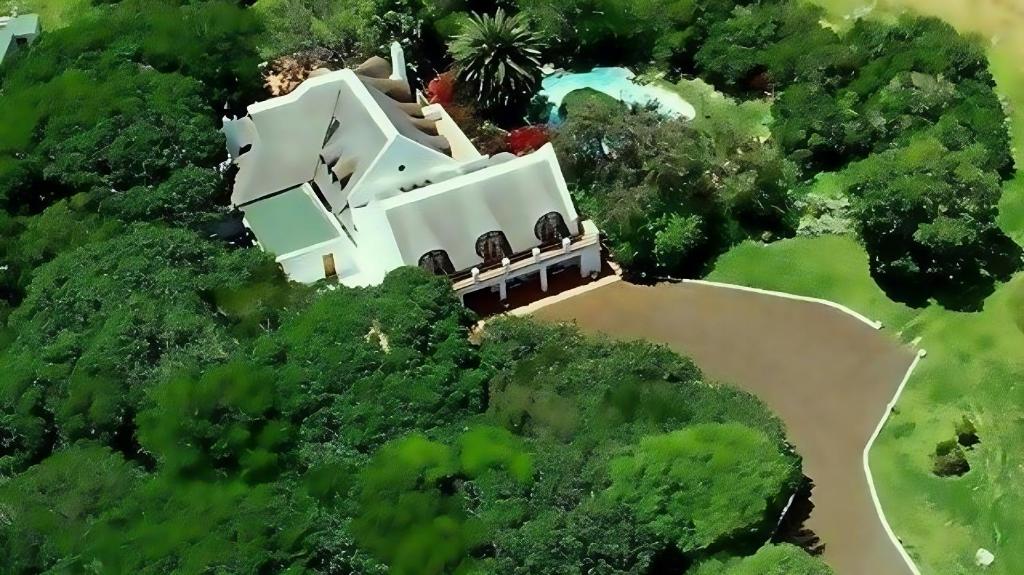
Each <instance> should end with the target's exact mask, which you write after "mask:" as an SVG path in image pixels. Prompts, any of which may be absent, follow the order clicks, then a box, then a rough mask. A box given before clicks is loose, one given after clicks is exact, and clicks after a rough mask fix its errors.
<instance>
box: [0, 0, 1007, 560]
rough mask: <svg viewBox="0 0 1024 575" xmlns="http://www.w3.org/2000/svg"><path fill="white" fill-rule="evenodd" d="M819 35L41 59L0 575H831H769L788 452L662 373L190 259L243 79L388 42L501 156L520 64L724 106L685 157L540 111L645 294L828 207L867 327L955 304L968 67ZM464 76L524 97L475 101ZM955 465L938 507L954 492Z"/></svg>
mask: <svg viewBox="0 0 1024 575" xmlns="http://www.w3.org/2000/svg"><path fill="white" fill-rule="evenodd" d="M499 8H500V9H501V12H500V13H499ZM474 14H477V15H476V16H474ZM499 17H500V18H502V19H503V20H502V25H501V26H498V24H497V20H498V18H499ZM821 21H822V13H821V12H820V11H819V10H817V9H816V8H813V7H811V6H809V5H806V4H804V3H802V2H797V1H795V0H763V1H760V2H757V1H737V0H713V1H710V2H703V1H702V2H695V1H693V0H644V1H640V2H632V1H630V2H626V1H623V0H572V1H571V2H565V1H563V0H557V1H556V0H505V1H499V2H486V1H483V0H464V1H463V0H451V1H445V2H428V1H426V0H358V1H354V2H330V3H323V2H311V1H308V0H258V1H257V2H256V3H255V4H254V5H253V6H251V7H246V6H242V5H239V4H236V3H233V2H228V1H226V0H205V1H197V2H189V3H177V2H172V1H169V0H167V1H165V0H145V1H143V0H123V1H122V2H120V3H113V4H106V3H99V4H98V5H96V6H93V7H91V8H89V10H87V11H85V12H84V13H83V14H82V15H81V16H80V17H78V18H76V19H74V20H73V21H71V22H70V23H69V25H68V26H66V27H65V28H63V29H60V30H56V31H53V32H48V33H46V34H44V35H43V36H42V37H41V38H40V40H39V42H37V43H36V44H35V45H33V46H32V47H31V49H28V50H24V51H21V52H19V53H17V54H15V55H14V56H12V57H11V58H10V59H9V60H8V61H6V62H5V64H4V65H3V67H2V68H0V86H2V92H0V109H2V110H3V112H2V114H3V115H4V121H3V122H2V123H0V205H2V207H3V210H2V212H0V230H2V235H0V254H2V256H0V257H2V258H3V274H2V276H0V320H2V324H0V326H2V330H0V570H2V571H4V572H10V573H58V572H88V571H93V572H103V573H168V572H181V573H209V572H224V573H228V572H230V573H322V574H335V573H337V574H343V573H344V574H349V573H366V574H374V573H394V574H396V575H400V574H403V573H416V574H427V575H429V574H434V573H436V574H442V573H459V574H471V573H515V574H519V573H522V574H526V573H531V574H533V573H550V574H552V575H553V574H562V573H579V572H586V573H603V574H637V575H640V574H648V573H674V574H683V573H686V574H690V575H693V574H697V575H713V574H723V575H741V574H746V573H751V574H753V573H758V574H766V573H780V574H782V573H786V574H788V575H800V574H807V575H812V574H814V575H817V574H827V573H829V572H830V571H829V569H828V568H827V567H826V566H824V565H823V564H822V563H821V562H820V561H818V560H817V559H815V558H813V557H810V556H808V555H807V554H805V553H804V552H803V551H801V550H799V549H797V548H795V547H791V546H787V545H772V544H769V545H765V543H766V542H767V541H768V540H769V539H770V538H771V536H772V534H773V530H774V528H775V526H776V521H777V519H778V515H779V513H780V512H781V510H782V508H783V506H784V504H785V502H786V499H787V498H788V497H789V495H790V494H792V493H793V491H794V490H795V489H796V488H797V486H798V484H799V482H800V481H801V478H802V473H801V467H800V459H799V456H798V455H797V454H795V453H794V452H793V451H792V449H791V448H790V446H789V445H788V444H787V443H786V440H785V436H784V430H783V429H782V428H781V425H780V423H779V422H778V421H777V420H776V419H775V418H774V417H773V416H771V415H770V414H769V413H768V412H767V410H766V409H765V407H764V406H763V405H762V404H761V403H759V402H758V401H757V400H756V399H754V398H752V397H751V396H749V395H747V394H744V393H741V392H738V391H736V390H732V389H730V388H727V387H722V386H719V385H716V384H715V383H713V382H709V381H706V380H705V378H704V377H703V376H702V374H701V373H700V371H699V370H698V369H697V368H696V367H695V366H694V365H693V364H692V363H691V362H690V361H689V360H687V359H685V358H681V357H679V356H676V355H674V354H672V353H670V352H668V351H667V350H665V349H663V348H660V347H657V346H653V345H650V344H645V343H631V344H613V343H609V342H606V341H600V340H591V339H588V338H585V337H583V336H581V335H580V334H578V333H577V332H576V331H575V330H573V329H571V328H567V327H543V326H539V325H535V324H533V323H530V322H528V321H525V320H507V321H499V322H495V323H493V324H491V325H489V327H488V329H487V331H486V332H485V334H484V336H483V339H482V342H481V343H480V344H479V345H475V344H471V343H470V342H469V339H468V335H469V329H470V327H471V326H472V324H473V323H474V321H475V318H474V317H472V314H471V313H470V312H468V311H466V310H465V309H464V308H463V307H462V306H461V305H459V303H458V301H457V300H456V299H455V298H454V297H453V295H452V294H451V291H450V288H449V285H448V283H447V282H446V280H444V279H442V278H436V277H430V276H427V275H426V274H425V273H423V272H421V271H417V270H409V269H403V270H397V271H395V272H393V273H392V274H390V275H389V276H388V278H387V279H386V281H385V282H384V283H383V284H382V285H381V286H378V287H375V288H369V289H359V290H354V289H337V290H325V289H321V288H316V287H314V288H306V287H302V286H296V285H291V284H288V283H287V282H286V281H285V280H284V278H282V277H281V275H280V272H279V271H278V270H277V268H276V266H274V264H273V262H272V259H271V258H270V257H269V256H267V255H265V254H263V253H261V252H259V251H257V250H255V249H246V248H236V247H233V246H230V245H227V244H225V243H222V242H219V241H217V240H214V239H211V238H210V233H209V231H210V229H211V228H210V226H211V224H214V223H217V222H219V221H221V220H222V218H223V217H224V216H225V210H224V209H223V208H221V206H225V205H227V203H228V199H227V197H228V194H227V190H228V185H229V182H230V176H231V174H230V173H224V172H222V171H221V170H220V169H219V168H218V164H219V162H220V160H221V159H222V158H223V156H224V153H223V146H222V136H221V135H220V134H219V133H218V132H217V126H218V123H219V118H220V117H221V116H222V115H223V114H224V113H232V112H237V111H239V110H241V109H242V107H243V106H244V105H245V104H247V103H249V102H251V101H254V100H257V99H260V98H262V97H263V95H262V94H261V93H260V90H259V84H260V78H259V73H258V67H257V65H258V63H259V62H260V61H261V60H265V59H269V58H273V57H276V56H280V55H285V54H291V53H294V52H297V51H301V50H306V49H311V48H327V49H329V50H331V51H333V52H334V53H335V54H336V55H338V56H339V57H340V58H341V59H342V60H344V61H346V62H348V63H352V64H354V63H356V62H358V61H359V60H361V59H362V58H363V57H365V56H367V55H371V54H376V53H384V50H385V49H386V45H387V43H388V42H389V41H390V40H391V39H393V38H399V39H401V40H402V41H403V42H405V43H406V44H407V50H409V53H410V56H412V57H411V58H410V61H415V62H419V63H420V68H419V69H418V70H416V71H415V72H416V76H417V77H419V78H424V79H426V78H429V77H432V76H434V75H435V74H436V73H439V72H442V71H446V70H447V69H448V68H450V67H454V68H455V70H454V71H455V75H454V77H456V78H458V77H461V78H462V79H463V82H462V84H463V85H461V86H459V87H458V88H457V91H458V92H459V104H460V106H464V107H465V110H464V111H465V115H466V117H467V118H476V117H478V116H479V117H482V118H490V119H492V120H494V121H497V122H501V123H506V124H508V123H509V122H511V121H512V119H515V118H522V117H524V116H525V115H526V114H527V111H528V102H526V101H525V98H518V97H517V98H514V100H515V101H513V100H512V99H510V100H509V101H508V102H506V109H501V110H497V111H496V110H494V108H495V107H496V106H495V101H496V98H497V99H498V100H497V101H498V102H499V103H500V98H502V97H505V96H507V95H506V94H505V93H504V92H503V91H502V90H501V87H502V85H504V84H511V83H514V84H515V86H535V85H536V82H537V81H538V79H539V73H540V71H539V66H538V65H537V64H538V63H548V62H551V63H554V64H555V65H556V66H562V67H565V68H574V67H588V66H590V65H593V64H602V65H611V64H624V65H630V66H633V67H638V68H643V67H646V66H648V65H651V63H653V66H654V70H653V71H654V72H657V73H660V74H662V75H663V76H664V77H665V78H667V79H668V80H671V81H672V82H673V83H672V84H670V85H671V86H673V87H677V88H678V89H679V90H689V91H690V92H689V93H693V89H694V86H695V84H694V82H696V81H695V80H690V79H687V77H689V76H699V77H700V78H701V79H702V80H703V81H705V82H707V84H705V86H708V85H710V86H713V89H711V90H710V93H711V94H712V97H713V98H716V99H715V102H716V103H715V104H714V105H713V106H712V105H708V106H707V107H704V106H700V107H699V110H698V113H699V114H701V113H702V114H703V115H702V116H701V117H699V118H697V119H695V120H694V121H692V122H687V121H684V120H679V119H675V120H673V119H668V118H665V117H663V116H661V115H660V114H658V113H657V112H656V111H654V110H651V109H645V108H635V109H627V108H624V107H623V106H622V105H620V104H618V103H617V102H615V101H613V100H610V99H607V98H602V97H599V96H596V95H594V94H577V95H576V97H574V98H571V99H570V100H569V101H568V102H567V103H566V106H565V109H564V110H563V111H562V115H563V123H562V124H561V126H560V127H559V128H558V129H557V130H556V131H555V134H554V136H553V142H554V144H555V146H556V149H557V151H558V153H559V157H560V159H561V161H562V165H563V168H564V169H565V171H566V174H567V177H568V179H569V181H570V184H571V187H572V191H573V194H574V196H575V197H576V200H577V202H578V204H579V206H580V208H581V210H582V211H583V212H584V213H585V214H586V215H588V216H589V217H593V218H595V219H596V220H597V221H598V224H599V225H600V226H601V228H602V229H603V230H604V231H605V233H606V239H607V243H608V246H609V247H610V249H611V251H612V253H613V255H614V256H615V258H616V259H618V260H619V261H620V262H622V263H623V264H624V265H626V267H627V269H628V270H629V271H630V272H632V273H634V274H636V275H641V274H646V275H649V276H650V275H695V274H700V273H702V272H703V271H705V270H706V269H707V267H708V266H709V265H710V264H711V263H712V262H714V260H715V257H716V256H717V255H718V254H719V253H721V252H722V251H724V250H726V249H728V248H729V247H730V246H732V245H734V244H736V243H738V242H740V241H742V240H744V239H747V238H755V239H766V240H774V239H777V238H780V237H785V236H788V235H792V234H794V233H796V230H797V228H798V226H799V225H800V220H801V217H804V216H806V214H805V213H802V212H801V210H802V209H803V208H802V206H806V205H808V202H807V197H809V196H813V195H814V193H816V188H817V187H818V184H819V182H821V181H829V182H831V183H833V184H835V185H836V186H837V187H838V188H839V195H840V196H841V197H842V198H843V199H844V200H845V202H846V203H845V204H841V207H840V208H837V209H842V210H845V211H846V213H844V214H843V216H844V217H848V218H849V220H850V221H851V222H852V226H851V231H852V232H854V233H856V234H857V235H858V237H859V238H860V239H861V241H862V242H863V245H864V246H865V248H866V249H867V253H868V256H869V264H870V269H871V271H872V273H873V275H874V277H875V279H876V280H877V281H878V282H879V284H880V285H881V286H882V287H884V288H885V289H886V290H887V292H888V293H890V294H891V295H894V297H899V298H900V299H901V300H903V301H908V302H911V303H920V302H922V301H924V300H925V299H927V298H928V297H937V298H940V300H941V301H943V303H945V304H947V305H949V306H951V307H957V308H971V307H972V306H976V305H978V302H979V301H980V299H981V298H982V297H984V295H985V294H986V293H988V291H990V290H991V288H992V286H993V285H994V283H995V282H996V281H997V280H999V279H1001V278H1004V277H1006V276H1007V274H1009V273H1012V271H1014V270H1015V269H1016V267H1017V264H1018V262H1019V250H1018V249H1017V248H1016V246H1014V245H1013V244H1012V243H1011V242H1009V241H1008V240H1007V238H1006V237H1005V236H1004V235H1003V233H1002V232H1001V231H1000V230H999V228H998V227H997V226H996V224H995V218H996V206H997V202H998V199H999V194H998V190H999V186H1000V185H1001V183H1002V182H1003V181H1005V180H1006V179H1007V178H1008V177H1009V176H1010V175H1011V173H1012V167H1011V166H1012V162H1011V159H1010V151H1009V142H1008V137H1007V133H1006V127H1005V120H1004V112H1003V110H1002V106H1001V104H1000V102H999V100H998V98H997V97H996V95H995V93H994V91H993V81H992V78H991V76H990V74H989V72H988V68H987V63H986V60H985V56H984V52H983V50H982V48H981V47H980V45H979V44H978V43H977V41H975V40H974V39H972V38H966V37H963V36H960V35H958V34H957V33H956V32H955V31H954V30H953V29H952V28H950V27H949V26H947V25H945V24H943V23H941V22H940V21H937V20H932V19H922V18H906V19H903V20H901V21H899V22H897V23H895V24H881V23H876V22H866V21H865V22H860V21H858V22H856V23H855V24H853V26H852V27H851V29H850V30H847V31H843V32H837V31H834V30H832V29H830V28H828V27H825V26H822V25H821ZM491 42H501V43H502V47H503V49H502V50H501V53H500V56H501V57H502V58H503V60H502V62H514V63H516V66H518V67H519V68H522V70H519V69H515V72H514V73H511V72H508V70H507V69H506V74H504V75H501V74H497V73H490V72H489V71H488V70H489V69H488V66H491V65H495V66H498V65H500V64H501V63H502V62H488V61H487V60H486V58H484V57H485V56H486V55H487V54H485V53H484V52H485V51H487V50H489V49H490V48H489V43H491ZM449 46H451V51H450V52H449ZM535 52H540V54H536V53H535ZM524 56H527V57H526V59H525V60H524V59H523V58H524ZM522 62H526V63H527V64H521V63H522ZM499 69H500V68H499ZM640 71H647V72H651V71H652V70H640ZM654 75H657V74H652V75H651V76H652V77H653V76H654ZM467 78H470V79H473V80H474V82H475V85H474V84H472V83H467V82H466V81H465V80H466V79H467ZM489 82H493V83H489ZM517 89H518V88H517ZM715 89H717V90H718V91H720V92H722V93H724V94H725V95H722V94H719V93H717V92H715V91H714V90H715ZM519 100H524V101H519ZM497 107H499V108H500V107H501V106H497ZM761 109H768V110H770V113H769V114H768V115H767V117H766V119H765V121H764V123H763V124H758V122H756V121H753V122H751V121H748V120H749V118H750V117H753V116H757V115H758V114H757V113H758V111H759V110H761ZM741 111H742V114H740V112H741ZM734 112H735V113H736V114H735V115H734V114H733V113H734ZM740 120H742V122H741V121H740ZM520 123H521V122H520ZM751 126H752V127H751ZM508 127H513V126H508ZM961 431H962V432H961ZM957 434H958V437H968V436H970V437H973V438H974V439H973V440H972V441H974V442H975V443H976V440H977V435H976V433H975V430H973V424H972V426H971V428H970V429H967V427H966V426H964V427H963V430H961V429H960V428H958V429H957ZM963 441H964V440H962V439H961V443H962V445H961V444H958V443H956V441H955V440H954V441H952V442H950V443H947V444H944V445H940V446H938V448H937V449H936V451H935V452H934V456H933V457H934V465H935V471H936V472H938V473H941V474H950V473H952V474H956V473H962V472H965V471H966V470H967V467H966V466H967V463H966V459H965V456H964V447H970V446H969V445H967V443H963ZM971 445H973V443H972V444H971Z"/></svg>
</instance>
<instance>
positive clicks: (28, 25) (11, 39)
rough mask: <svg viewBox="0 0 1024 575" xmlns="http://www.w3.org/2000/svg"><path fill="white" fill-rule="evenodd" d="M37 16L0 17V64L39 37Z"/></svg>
mask: <svg viewBox="0 0 1024 575" xmlns="http://www.w3.org/2000/svg"><path fill="white" fill-rule="evenodd" d="M39 31H40V27H39V16H37V15H36V14H23V15H21V16H0V62H3V61H4V58H6V57H7V55H8V54H11V53H13V52H14V51H15V50H17V49H18V48H21V47H23V46H27V45H29V44H30V43H31V42H32V41H34V40H35V39H36V36H38V35H39Z"/></svg>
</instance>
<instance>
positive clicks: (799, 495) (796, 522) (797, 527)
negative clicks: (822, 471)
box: [772, 476, 825, 556]
mask: <svg viewBox="0 0 1024 575" xmlns="http://www.w3.org/2000/svg"><path fill="white" fill-rule="evenodd" d="M813 490H814V481H813V480H811V478H809V477H807V476H804V480H803V482H801V484H800V488H799V489H798V490H797V492H796V495H795V497H794V498H793V504H792V505H790V507H789V510H788V511H787V512H786V515H785V516H784V517H783V518H782V521H781V522H780V523H779V526H778V528H777V529H776V530H775V535H774V536H772V543H790V544H792V545H796V546H797V547H800V548H801V549H803V550H804V551H806V552H807V553H809V554H811V555H815V556H818V555H821V554H822V553H824V552H825V543H824V542H823V541H822V540H821V538H820V537H818V535H817V534H816V533H815V532H814V531H813V530H811V529H809V528H808V527H807V526H806V523H807V520H808V519H809V518H810V517H811V512H812V511H814V502H813V501H811V494H812V491H813Z"/></svg>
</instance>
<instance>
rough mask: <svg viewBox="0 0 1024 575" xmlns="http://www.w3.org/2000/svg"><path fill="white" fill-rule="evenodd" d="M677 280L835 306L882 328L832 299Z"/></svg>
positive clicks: (711, 282) (692, 280) (708, 282)
mask: <svg viewBox="0 0 1024 575" xmlns="http://www.w3.org/2000/svg"><path fill="white" fill-rule="evenodd" d="M679 281H682V282H683V283H691V284H699V285H706V286H712V287H720V288H727V289H734V290H739V291H747V292H751V293H757V294H761V295H770V296H775V297H781V298H785V299H793V300H798V301H806V302H810V303H817V304H821V305H826V306H828V307H831V308H835V309H837V310H839V311H841V312H843V313H845V314H847V315H850V316H853V317H855V318H857V319H858V320H860V321H861V322H863V323H865V324H867V325H869V326H871V327H872V328H874V329H882V322H880V321H877V320H873V319H870V318H868V317H867V316H865V315H864V314H862V313H859V312H857V311H855V310H852V309H850V308H848V307H846V306H845V305H843V304H841V303H836V302H834V301H831V300H827V299H821V298H816V297H808V296H803V295H796V294H791V293H786V292H782V291H773V290H766V289H761V288H754V287H749V286H744V285H737V284H727V283H722V282H713V281H708V280H695V279H682V280H679Z"/></svg>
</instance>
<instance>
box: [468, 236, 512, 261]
mask: <svg viewBox="0 0 1024 575" xmlns="http://www.w3.org/2000/svg"><path fill="white" fill-rule="evenodd" d="M476 255H478V256H480V258H481V259H483V260H484V263H485V264H491V263H495V262H500V261H501V258H510V257H512V246H511V245H509V243H508V238H506V237H505V233H504V232H501V231H493V232H487V233H485V234H483V235H482V236H480V237H479V238H477V239H476Z"/></svg>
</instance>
